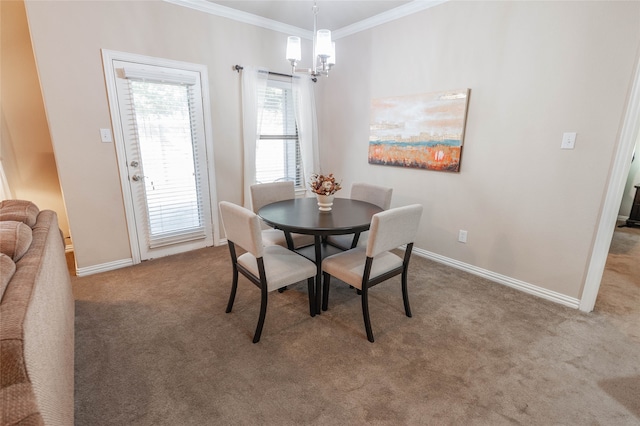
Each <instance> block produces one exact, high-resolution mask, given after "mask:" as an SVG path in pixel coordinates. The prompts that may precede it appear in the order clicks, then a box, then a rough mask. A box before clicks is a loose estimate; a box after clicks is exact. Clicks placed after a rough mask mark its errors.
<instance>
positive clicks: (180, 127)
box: [125, 70, 205, 248]
mask: <svg viewBox="0 0 640 426" xmlns="http://www.w3.org/2000/svg"><path fill="white" fill-rule="evenodd" d="M125 73H126V75H127V78H128V83H129V89H130V94H131V111H130V114H131V125H132V126H133V130H134V133H135V135H136V136H137V140H138V144H139V150H140V152H139V155H140V159H141V161H140V164H141V169H142V170H141V174H142V175H143V176H144V179H143V182H144V194H145V197H144V199H141V200H137V202H140V203H143V204H144V207H145V210H146V211H147V218H146V221H147V223H146V226H147V228H148V233H147V239H148V241H147V242H148V245H149V248H156V247H161V246H164V245H168V244H174V243H178V242H184V241H190V240H194V239H200V238H205V229H204V224H203V220H204V219H203V209H202V197H201V191H200V179H201V175H200V170H199V168H198V162H197V161H196V158H197V156H198V150H197V146H198V145H197V140H196V138H197V132H196V131H195V130H194V125H195V123H194V120H193V115H194V109H193V105H194V91H193V85H192V84H189V83H190V81H189V80H185V79H180V78H178V79H173V80H171V79H169V78H167V76H166V75H163V76H162V78H158V76H157V75H149V73H143V74H141V73H137V74H136V73H130V72H128V71H127V70H125Z"/></svg>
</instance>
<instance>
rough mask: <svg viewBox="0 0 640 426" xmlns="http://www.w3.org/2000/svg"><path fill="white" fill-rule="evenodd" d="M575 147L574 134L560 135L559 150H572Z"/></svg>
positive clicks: (565, 133)
mask: <svg viewBox="0 0 640 426" xmlns="http://www.w3.org/2000/svg"><path fill="white" fill-rule="evenodd" d="M575 146H576V132H564V133H563V134H562V144H561V145H560V148H561V149H573V148H574V147H575Z"/></svg>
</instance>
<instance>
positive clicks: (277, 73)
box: [232, 65, 317, 83]
mask: <svg viewBox="0 0 640 426" xmlns="http://www.w3.org/2000/svg"><path fill="white" fill-rule="evenodd" d="M232 69H233V70H234V71H238V74H240V71H242V70H243V69H244V67H243V66H242V65H234V67H233V68H232ZM267 72H268V73H269V74H270V75H278V76H280V77H290V78H300V76H297V75H291V74H282V73H280V72H273V71H267ZM311 80H312V81H313V82H314V83H315V82H316V81H317V79H316V78H315V77H313V78H312V79H311Z"/></svg>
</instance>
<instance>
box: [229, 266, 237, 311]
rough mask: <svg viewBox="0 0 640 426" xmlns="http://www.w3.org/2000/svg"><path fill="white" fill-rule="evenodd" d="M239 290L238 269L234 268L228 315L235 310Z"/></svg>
mask: <svg viewBox="0 0 640 426" xmlns="http://www.w3.org/2000/svg"><path fill="white" fill-rule="evenodd" d="M237 289H238V269H237V268H233V281H232V283H231V294H229V302H227V313H229V312H231V309H232V308H233V301H234V300H235V299H236V290H237Z"/></svg>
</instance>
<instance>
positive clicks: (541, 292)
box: [413, 248, 580, 309]
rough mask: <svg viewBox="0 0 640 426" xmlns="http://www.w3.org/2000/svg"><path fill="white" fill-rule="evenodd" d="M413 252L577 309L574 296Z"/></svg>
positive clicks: (439, 257)
mask: <svg viewBox="0 0 640 426" xmlns="http://www.w3.org/2000/svg"><path fill="white" fill-rule="evenodd" d="M413 253H414V254H416V255H418V256H420V257H424V258H427V259H430V260H433V261H435V262H438V263H442V264H445V265H447V266H451V267H452V268H456V269H459V270H461V271H465V272H469V273H470V274H473V275H477V276H479V277H482V278H486V279H488V280H489V281H493V282H496V283H498V284H502V285H506V286H507V287H511V288H515V289H516V290H520V291H522V292H524V293H527V294H532V295H534V296H538V297H541V298H543V299H546V300H550V301H552V302H555V303H559V304H561V305H564V306H568V307H570V308H574V309H578V308H579V306H580V300H579V299H576V298H574V297H569V296H566V295H564V294H562V293H558V292H555V291H551V290H547V289H546V288H542V287H538V286H536V285H533V284H529V283H527V282H524V281H520V280H517V279H515V278H511V277H507V276H506V275H501V274H497V273H495V272H492V271H489V270H487V269H482V268H478V267H477V266H473V265H469V264H468V263H464V262H460V261H458V260H455V259H450V258H448V257H445V256H441V255H439V254H436V253H432V252H430V251H426V250H423V249H419V248H414V249H413Z"/></svg>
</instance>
